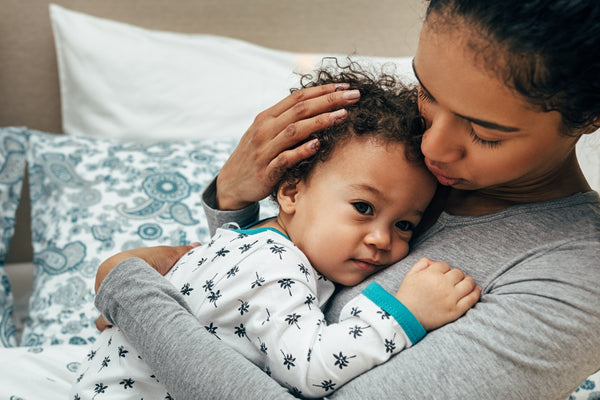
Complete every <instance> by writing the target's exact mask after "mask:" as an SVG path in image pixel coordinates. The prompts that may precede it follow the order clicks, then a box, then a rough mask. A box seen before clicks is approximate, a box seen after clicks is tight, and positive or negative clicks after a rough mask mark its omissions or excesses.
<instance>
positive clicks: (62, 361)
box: [0, 345, 89, 400]
mask: <svg viewBox="0 0 600 400" xmlns="http://www.w3.org/2000/svg"><path fill="white" fill-rule="evenodd" d="M88 351H89V348H88V346H77V345H58V346H47V347H43V348H42V347H12V348H2V349H0V360H2V362H1V363H0V399H20V400H51V399H52V400H53V399H57V400H58V399H66V398H67V395H68V393H69V390H70V388H71V384H72V382H73V381H74V380H75V378H76V373H77V367H78V366H79V363H80V361H81V360H83V358H84V357H85V355H86V354H87V353H88Z"/></svg>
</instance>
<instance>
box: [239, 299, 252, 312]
mask: <svg viewBox="0 0 600 400" xmlns="http://www.w3.org/2000/svg"><path fill="white" fill-rule="evenodd" d="M238 301H239V302H240V303H242V304H241V305H240V306H239V307H238V311H239V312H240V315H244V313H246V312H248V310H249V309H250V304H248V302H247V301H244V300H241V299H238Z"/></svg>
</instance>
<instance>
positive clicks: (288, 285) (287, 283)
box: [277, 278, 296, 296]
mask: <svg viewBox="0 0 600 400" xmlns="http://www.w3.org/2000/svg"><path fill="white" fill-rule="evenodd" d="M277 283H279V287H280V288H282V289H287V290H288V293H289V294H290V296H291V295H292V285H294V284H296V282H294V281H293V280H292V279H290V278H283V279H280V280H278V281H277Z"/></svg>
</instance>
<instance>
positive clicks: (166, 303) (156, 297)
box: [96, 258, 293, 400]
mask: <svg viewBox="0 0 600 400" xmlns="http://www.w3.org/2000/svg"><path fill="white" fill-rule="evenodd" d="M96 306H97V307H98V309H99V310H100V311H101V312H102V314H104V315H105V316H106V317H107V318H108V319H109V320H110V321H111V322H112V323H114V324H116V325H117V326H118V327H119V328H120V329H121V330H122V331H123V332H124V333H125V335H126V336H127V337H128V339H129V340H130V341H131V342H132V343H133V344H134V345H135V347H136V348H137V349H138V350H139V351H140V353H141V354H142V357H143V358H144V360H145V361H146V362H147V363H148V364H149V365H150V367H151V368H152V369H153V370H154V371H155V372H156V374H157V376H158V378H159V379H160V381H161V382H162V383H163V384H164V385H165V386H166V387H167V390H168V391H169V393H171V394H172V395H173V396H174V397H175V398H177V399H208V398H210V399H234V398H244V399H257V400H263V399H265V398H268V399H291V398H293V397H292V396H291V395H290V394H289V393H288V392H287V390H286V389H284V388H283V387H281V386H279V384H277V383H276V382H275V381H273V380H272V379H271V378H270V377H269V376H268V375H266V374H265V373H264V372H262V371H261V370H260V369H259V368H258V367H256V366H255V365H254V364H252V363H251V362H250V361H248V360H247V359H245V358H244V357H243V356H241V355H240V354H239V353H237V352H236V351H234V350H232V349H231V348H229V347H228V346H227V345H226V344H224V343H223V342H221V341H220V340H218V339H216V338H215V337H213V336H211V335H210V334H209V333H208V332H207V331H206V329H204V327H203V326H202V325H201V324H200V322H199V321H198V320H197V319H196V318H195V317H194V316H193V315H192V314H191V313H190V312H189V309H188V306H187V304H186V302H185V300H184V299H183V297H182V296H181V295H180V294H179V293H178V292H177V290H176V289H175V287H173V286H172V285H171V284H170V283H169V282H168V281H167V280H166V279H164V278H163V277H161V276H160V275H159V274H158V273H157V272H156V271H155V270H154V269H153V268H152V267H151V266H149V265H148V264H147V263H145V262H144V261H143V260H141V259H138V258H131V259H127V260H125V261H123V262H121V263H120V264H118V265H117V266H116V267H115V268H114V269H113V270H112V271H111V272H110V273H109V274H108V276H107V277H106V278H105V280H104V282H103V283H102V285H101V286H100V289H99V291H98V294H97V297H96Z"/></svg>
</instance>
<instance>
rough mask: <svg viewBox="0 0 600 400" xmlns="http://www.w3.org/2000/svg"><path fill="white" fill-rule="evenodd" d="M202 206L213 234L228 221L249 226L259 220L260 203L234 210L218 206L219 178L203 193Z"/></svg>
mask: <svg viewBox="0 0 600 400" xmlns="http://www.w3.org/2000/svg"><path fill="white" fill-rule="evenodd" d="M202 207H203V208H204V213H205V214H206V219H207V222H208V229H209V230H210V234H211V236H212V235H214V234H215V231H216V230H217V228H219V227H221V226H223V225H224V224H226V223H228V222H235V223H237V224H238V225H239V226H248V225H250V224H252V223H253V222H256V221H258V213H259V210H260V207H259V204H258V203H252V204H251V205H249V206H248V207H246V208H242V209H241V210H234V211H222V210H219V209H218V207H217V178H216V177H215V178H214V179H213V180H212V182H211V183H210V184H209V185H208V186H207V187H206V189H204V192H203V193H202Z"/></svg>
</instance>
